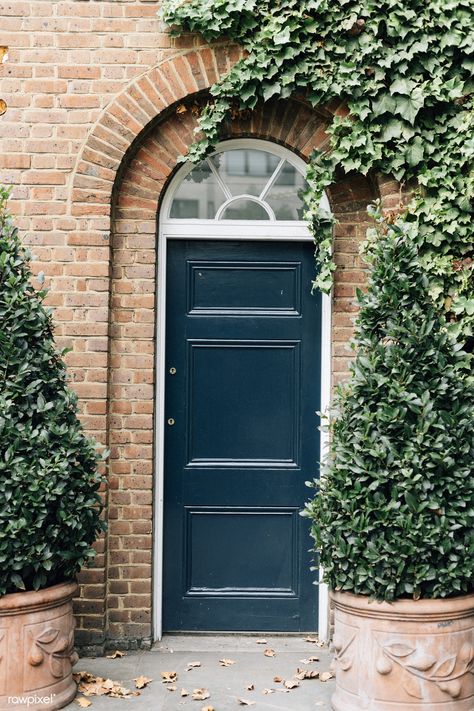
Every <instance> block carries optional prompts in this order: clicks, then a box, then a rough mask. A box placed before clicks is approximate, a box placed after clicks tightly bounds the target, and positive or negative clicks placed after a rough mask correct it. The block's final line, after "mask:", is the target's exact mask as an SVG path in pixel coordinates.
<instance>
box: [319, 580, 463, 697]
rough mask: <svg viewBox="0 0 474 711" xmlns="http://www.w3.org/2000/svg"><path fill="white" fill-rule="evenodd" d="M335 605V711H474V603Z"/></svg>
mask: <svg viewBox="0 0 474 711" xmlns="http://www.w3.org/2000/svg"><path fill="white" fill-rule="evenodd" d="M333 599H334V602H335V607H336V610H335V612H336V618H335V635H334V651H335V662H334V665H335V670H336V692H335V693H334V695H333V698H332V706H333V709H335V711H362V710H364V711H434V710H435V709H439V711H473V709H474V595H467V596H463V597H457V598H451V599H448V600H419V601H417V602H415V601H414V600H398V601H396V602H395V603H393V604H390V603H386V602H382V603H377V602H369V599H368V598H367V597H363V596H360V595H351V594H349V593H334V595H333Z"/></svg>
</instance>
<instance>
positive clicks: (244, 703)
mask: <svg viewBox="0 0 474 711" xmlns="http://www.w3.org/2000/svg"><path fill="white" fill-rule="evenodd" d="M237 703H238V704H240V705H241V706H255V701H247V699H237Z"/></svg>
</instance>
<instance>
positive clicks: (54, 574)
mask: <svg viewBox="0 0 474 711" xmlns="http://www.w3.org/2000/svg"><path fill="white" fill-rule="evenodd" d="M7 198H8V191H7V190H5V189H0V595H3V594H5V593H9V592H15V591H18V590H32V589H34V590H37V589H39V588H43V587H46V586H49V585H53V584H55V583H59V582H62V581H64V580H68V579H71V578H74V576H75V574H76V573H77V572H78V570H79V569H80V567H81V566H82V565H83V564H84V563H85V562H86V561H87V560H88V559H89V558H91V557H92V556H93V554H94V553H93V550H92V548H91V546H92V543H93V542H94V541H95V540H96V538H97V536H98V534H99V532H100V531H101V530H102V529H103V523H102V522H101V520H100V512H101V507H102V506H101V499H100V495H99V493H98V490H99V487H100V484H101V482H102V478H101V476H100V474H99V473H98V464H99V459H100V457H99V455H98V454H97V450H96V445H95V442H94V441H93V440H91V439H88V438H87V437H86V436H85V435H84V432H83V430H82V427H81V424H80V422H79V420H78V418H77V408H76V396H75V395H74V393H73V392H72V391H71V390H70V389H69V388H68V386H67V381H66V368H65V365H64V363H63V361H62V353H61V352H59V351H58V350H57V349H56V347H55V345H54V340H53V328H52V320H51V313H50V311H49V310H48V309H47V308H45V306H44V304H43V299H44V297H45V294H46V292H45V291H40V292H36V291H35V289H34V288H33V286H32V284H31V273H30V269H29V259H30V257H29V254H28V252H26V251H25V250H24V249H23V248H22V246H21V244H20V240H19V236H18V231H17V229H16V228H15V227H14V225H13V221H12V218H11V216H10V215H9V214H8V212H7V210H6V202H7Z"/></svg>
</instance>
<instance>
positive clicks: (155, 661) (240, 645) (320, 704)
mask: <svg viewBox="0 0 474 711" xmlns="http://www.w3.org/2000/svg"><path fill="white" fill-rule="evenodd" d="M257 639H258V637H253V636H219V637H217V636H178V635H176V636H167V637H164V638H163V641H162V642H161V643H158V644H157V645H155V647H154V648H153V649H152V650H151V651H150V652H130V653H128V654H127V655H126V656H125V657H123V658H121V659H105V658H97V659H89V658H83V659H80V660H79V662H78V663H77V665H76V667H75V671H88V672H91V673H92V674H94V675H96V676H102V677H105V678H110V679H113V680H114V681H119V682H121V683H123V685H124V686H126V687H128V688H130V689H134V688H135V685H134V682H133V679H134V678H136V677H138V676H141V675H143V676H147V677H150V678H152V679H153V681H152V682H151V683H150V685H149V686H148V687H147V688H145V689H142V692H141V695H140V696H137V697H134V698H130V699H112V698H108V697H107V696H100V697H98V696H91V697H89V699H90V701H92V706H90V707H89V708H90V711H107V710H109V709H110V710H111V711H114V710H116V709H118V708H120V709H122V710H123V711H125V708H127V709H129V710H130V711H132V710H133V711H144V709H150V710H151V709H153V711H181V709H183V710H185V711H201V709H203V708H206V707H207V706H211V707H212V708H213V709H215V711H233V710H235V711H238V709H242V710H243V709H245V708H249V709H255V711H259V709H260V710H261V711H318V710H320V711H330V709H331V706H330V703H329V700H330V697H331V694H332V692H333V690H334V680H333V679H331V680H329V681H327V682H321V681H319V679H307V680H303V681H300V682H299V683H300V686H299V687H297V688H295V689H291V690H290V691H289V692H288V693H282V692H278V691H275V692H274V693H272V694H263V693H262V691H263V689H278V688H284V687H283V684H282V683H275V682H274V681H273V678H274V677H275V676H279V677H282V679H285V680H289V679H292V677H293V675H294V674H295V673H296V669H297V668H300V669H318V670H319V671H320V672H324V671H328V670H329V665H330V655H329V652H328V650H327V648H322V649H321V648H320V647H318V646H317V645H316V644H311V643H309V642H305V641H304V639H303V637H271V636H269V635H267V636H265V639H266V640H267V644H257V643H256V640H257ZM265 649H273V650H274V651H275V656H274V657H267V656H265V655H264V650H265ZM311 656H317V657H319V660H320V661H319V662H314V663H311V664H306V665H305V664H302V662H301V660H302V659H307V658H308V657H311ZM223 658H225V659H232V660H234V661H235V664H233V665H231V666H229V667H223V666H221V665H220V664H219V660H220V659H223ZM190 662H201V666H200V667H196V668H193V669H191V670H190V671H188V665H189V663H190ZM165 671H167V672H177V675H178V678H177V681H176V683H175V684H173V686H176V691H169V690H168V689H167V688H166V685H165V684H162V683H161V672H165ZM249 684H253V685H254V686H255V689H254V690H253V691H247V690H246V687H247V686H248V685H249ZM182 688H184V689H187V690H188V691H189V692H190V695H189V696H188V697H181V693H180V692H181V689H182ZM197 688H204V689H208V690H209V692H210V698H209V699H206V700H205V701H194V700H193V699H192V698H191V693H192V691H193V690H194V689H197ZM239 698H240V699H244V700H245V701H254V702H255V704H252V705H250V706H245V705H241V704H239V702H238V701H237V699H239ZM67 708H68V710H69V711H73V709H78V708H79V706H78V704H77V703H75V702H73V703H72V704H70V705H69V706H68V707H67Z"/></svg>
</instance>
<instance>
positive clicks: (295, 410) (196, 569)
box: [163, 240, 321, 632]
mask: <svg viewBox="0 0 474 711" xmlns="http://www.w3.org/2000/svg"><path fill="white" fill-rule="evenodd" d="M313 278H314V256H313V246H312V244H311V243H305V242H303V243H301V242H295V243H289V242H284V243H276V242H230V241H211V240H209V241H194V240H192V241H191V240H190V241H178V240H174V241H173V240H171V241H170V242H169V246H168V267H167V314H166V323H167V326H166V404H165V412H166V415H165V490H164V500H165V519H164V573H163V578H164V582H163V586H164V600H163V605H164V610H163V627H164V629H165V630H166V631H177V630H215V631H217V630H229V631H232V630H236V631H245V630H260V631H295V632H296V631H303V630H304V631H310V630H315V629H316V626H317V588H316V587H315V586H314V584H313V581H314V579H315V577H316V574H315V572H314V571H311V570H310V568H311V565H312V564H314V562H313V561H312V558H311V554H310V553H309V549H310V547H311V545H312V542H311V538H310V536H309V526H308V522H307V520H306V519H305V518H302V517H301V516H300V511H301V510H302V508H303V506H304V503H305V501H306V500H307V499H308V498H309V496H310V493H311V492H310V491H309V490H308V489H307V487H306V486H305V481H307V480H308V479H312V478H313V477H314V476H315V475H316V473H317V462H318V459H319V444H318V442H319V437H318V430H317V427H318V424H319V420H318V417H317V415H316V412H317V411H318V410H319V401H320V393H319V381H320V322H321V298H320V295H319V294H312V293H311V281H312V279H313Z"/></svg>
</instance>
